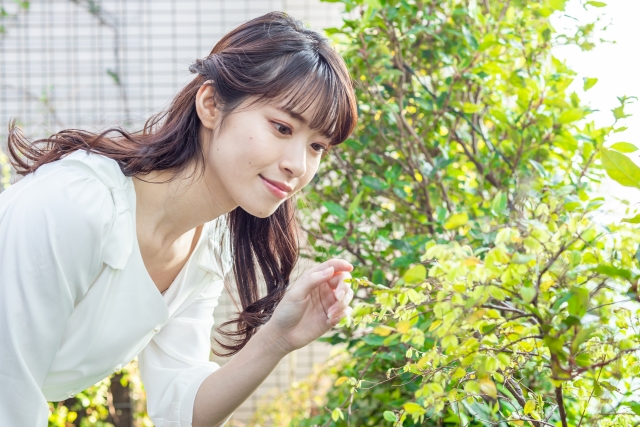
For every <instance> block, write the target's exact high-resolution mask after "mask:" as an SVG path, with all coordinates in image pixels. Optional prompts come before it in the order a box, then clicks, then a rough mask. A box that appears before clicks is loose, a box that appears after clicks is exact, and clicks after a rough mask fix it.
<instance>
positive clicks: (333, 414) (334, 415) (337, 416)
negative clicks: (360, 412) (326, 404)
mask: <svg viewBox="0 0 640 427" xmlns="http://www.w3.org/2000/svg"><path fill="white" fill-rule="evenodd" d="M331 419H332V420H333V421H338V419H342V420H344V414H343V413H342V410H341V409H340V408H336V409H334V410H333V411H331Z"/></svg>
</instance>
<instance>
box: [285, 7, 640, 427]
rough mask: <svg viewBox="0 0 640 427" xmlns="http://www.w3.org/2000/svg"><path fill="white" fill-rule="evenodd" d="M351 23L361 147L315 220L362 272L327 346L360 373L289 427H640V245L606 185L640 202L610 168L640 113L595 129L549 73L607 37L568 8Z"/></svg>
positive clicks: (368, 13)
mask: <svg viewBox="0 0 640 427" xmlns="http://www.w3.org/2000/svg"><path fill="white" fill-rule="evenodd" d="M344 3H345V5H346V8H347V12H348V16H349V19H345V20H344V25H343V27H342V28H334V29H329V30H328V33H329V34H330V35H331V36H332V37H333V38H334V39H335V40H336V42H338V43H339V46H340V48H341V49H342V52H343V55H344V57H345V59H346V60H347V62H348V65H349V67H350V70H351V73H352V75H353V76H354V78H355V79H356V84H357V86H356V92H357V96H358V99H359V108H360V115H361V116H360V117H361V118H360V127H359V128H358V129H357V131H356V132H355V134H354V135H355V137H354V138H353V139H350V140H348V141H347V142H346V143H345V144H346V147H344V149H341V150H339V152H338V153H337V154H335V155H333V156H331V157H329V158H328V163H326V164H325V165H324V166H323V168H322V170H321V171H320V173H319V177H318V179H317V180H316V181H315V183H314V187H313V188H312V190H311V191H309V192H308V193H307V199H308V200H309V201H310V202H311V203H310V206H314V205H315V206H321V207H320V208H319V209H317V210H312V209H309V208H305V207H304V206H302V207H303V208H304V209H306V210H305V213H306V216H305V218H304V221H303V224H304V228H305V229H306V230H307V231H308V232H309V235H310V240H311V243H312V245H313V251H314V253H315V254H316V257H317V258H316V259H317V260H318V261H320V260H323V259H325V258H326V257H327V256H344V257H348V258H349V259H352V260H353V262H354V265H355V266H356V270H355V272H354V273H353V276H354V277H359V278H358V279H354V281H353V284H352V286H353V287H354V288H356V289H357V293H356V299H355V300H354V303H353V305H354V308H355V311H354V313H353V321H352V322H349V324H347V321H343V324H342V326H344V328H342V330H340V331H339V332H338V333H336V334H335V335H333V336H332V337H330V338H328V339H326V341H328V342H330V343H333V344H337V343H346V344H347V345H348V351H349V353H350V355H351V359H350V361H349V363H348V364H347V365H346V366H345V368H344V369H343V370H342V372H341V373H340V378H339V379H338V380H337V381H336V386H335V387H334V388H333V389H332V390H331V391H330V393H329V394H328V396H327V399H328V403H327V408H328V410H327V411H326V412H325V413H324V414H321V415H318V416H316V417H307V418H306V419H302V418H301V419H298V420H297V421H294V422H292V425H299V426H311V425H320V424H321V425H329V424H331V425H351V426H379V425H396V426H400V425H405V426H407V425H409V426H412V425H433V426H445V425H446V426H485V425H486V426H490V425H491V426H507V425H532V426H534V427H539V426H549V425H552V426H565V427H566V426H569V425H571V426H587V425H588V426H627V425H628V426H631V425H637V423H638V422H640V405H639V404H638V403H637V395H638V392H639V390H640V389H639V387H640V384H638V382H637V381H636V379H635V378H636V377H637V376H638V375H639V374H640V360H639V356H640V355H639V354H638V350H639V349H640V335H639V334H638V332H639V330H640V329H639V328H640V322H639V321H638V314H640V304H638V302H639V296H638V285H637V283H638V278H639V277H640V268H639V262H640V254H638V252H637V249H638V244H639V243H640V232H639V231H638V230H637V227H636V226H634V225H629V224H627V223H623V224H621V225H605V224H601V223H598V222H597V221H596V219H595V215H596V214H597V213H598V209H599V208H600V206H601V205H602V202H603V201H602V198H599V197H597V196H596V195H595V194H594V190H596V188H597V186H598V184H599V182H600V181H601V179H602V178H603V176H604V169H603V167H602V166H603V165H604V167H605V168H606V169H607V170H608V171H609V172H610V174H611V175H612V177H614V178H616V179H618V180H621V181H623V183H626V184H627V185H634V184H637V182H639V181H638V177H640V173H637V174H636V175H635V178H634V176H633V173H635V172H634V171H633V170H631V169H629V168H632V166H630V165H629V164H631V165H632V163H631V162H630V161H629V160H628V159H627V158H626V157H625V156H624V155H622V154H620V153H619V151H628V150H630V149H632V148H630V147H628V146H624V147H622V146H620V145H618V146H614V147H613V148H612V149H611V150H607V149H603V144H604V143H605V142H607V143H608V142H609V141H610V140H611V139H613V138H615V133H616V132H619V131H621V130H623V127H622V126H621V125H620V124H619V123H618V120H619V119H622V118H624V117H626V115H625V113H624V108H625V105H626V104H627V103H628V102H630V98H627V97H622V98H620V107H618V108H616V109H614V110H613V114H614V118H613V120H612V121H613V122H614V123H613V124H612V125H611V126H604V127H598V126H596V125H595V124H594V123H593V121H591V120H590V118H589V115H590V113H591V112H592V110H591V109H590V108H589V107H588V106H586V105H585V104H584V103H583V102H582V101H581V100H580V98H579V95H578V94H577V93H575V92H572V91H570V90H569V86H570V84H571V83H572V82H573V80H574V79H575V73H574V72H572V71H571V70H570V69H569V68H568V67H567V66H566V65H565V64H563V63H562V62H560V61H559V60H558V59H556V58H554V57H553V56H552V54H551V48H552V46H554V45H558V44H577V45H579V46H581V47H582V48H583V49H590V48H591V47H592V46H593V44H592V42H591V41H590V35H591V33H592V32H593V30H594V28H595V24H594V23H591V24H587V25H584V26H581V27H576V28H575V33H572V34H566V33H560V32H558V31H557V30H556V29H555V28H554V27H553V26H552V25H551V23H550V16H551V15H552V14H553V13H554V12H562V11H563V9H564V3H565V2H564V1H562V0H545V1H541V2H528V1H523V0H520V1H507V0H487V1H479V2H471V1H463V0H448V1H407V0H368V1H366V2H365V1H361V0H344ZM601 6H603V4H602V3H600V2H594V1H588V2H585V7H601ZM593 84H595V80H594V79H585V81H584V86H583V88H584V89H585V90H588V89H589V87H591V86H593ZM616 150H617V151H616ZM601 152H602V153H604V155H603V156H602V157H601V156H600V153H601ZM630 170H631V172H629V171H630ZM634 179H635V181H634ZM625 180H626V181H625ZM636 222H637V221H636ZM634 395H635V396H636V397H635V398H634Z"/></svg>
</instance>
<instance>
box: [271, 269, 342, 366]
mask: <svg viewBox="0 0 640 427" xmlns="http://www.w3.org/2000/svg"><path fill="white" fill-rule="evenodd" d="M352 270H353V266H352V265H351V264H349V263H348V262H347V261H345V260H343V259H339V258H332V259H330V260H328V261H325V262H323V263H322V264H320V265H317V266H315V267H313V268H311V269H309V270H307V271H306V272H305V273H304V274H303V275H302V276H300V278H299V279H298V280H297V281H296V282H295V283H294V284H293V285H292V286H291V287H290V288H289V289H288V290H287V292H286V293H285V295H284V297H283V298H282V300H281V301H280V303H279V304H278V306H277V307H276V309H275V311H274V312H273V315H272V316H271V319H270V320H269V321H268V322H267V323H266V324H265V325H264V326H263V327H262V328H261V330H262V329H265V330H267V331H268V333H269V335H270V337H271V340H272V341H273V346H274V350H275V351H277V352H278V353H279V355H280V356H281V357H284V356H285V355H286V354H288V353H290V352H292V351H293V350H297V349H299V348H302V347H304V346H306V345H307V344H309V343H310V342H312V341H314V340H316V339H317V338H319V337H321V336H322V335H324V334H325V333H326V332H327V331H328V330H329V329H331V328H333V327H334V326H335V325H337V324H338V323H339V322H340V319H342V318H343V317H345V316H350V315H351V312H352V311H353V309H352V308H351V307H349V303H350V302H351V300H352V299H353V290H352V289H351V287H350V286H349V285H348V284H347V283H345V282H344V279H347V278H351V274H349V272H350V271H352Z"/></svg>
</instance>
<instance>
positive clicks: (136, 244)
mask: <svg viewBox="0 0 640 427" xmlns="http://www.w3.org/2000/svg"><path fill="white" fill-rule="evenodd" d="M127 178H128V179H129V185H130V186H131V191H132V193H133V203H131V214H132V215H133V246H134V248H133V250H134V251H135V252H136V255H137V256H138V259H139V260H140V264H141V267H142V270H143V271H144V275H145V279H146V281H147V282H149V283H150V284H151V285H152V286H153V289H154V290H155V294H156V295H158V296H159V297H160V298H161V299H162V301H163V302H164V295H165V294H166V293H167V292H168V291H169V289H171V287H172V286H173V285H174V284H175V282H176V279H178V278H179V277H181V276H182V272H183V270H186V269H187V268H188V267H189V265H190V264H191V261H192V259H193V257H194V256H195V253H196V252H198V248H200V245H201V244H202V240H203V239H204V235H205V234H206V232H205V231H206V230H205V228H206V226H207V224H206V223H205V224H202V231H201V232H200V236H199V237H198V242H197V243H196V245H195V247H194V248H193V250H192V251H191V254H190V255H189V258H187V261H186V262H185V263H184V265H183V266H182V268H181V269H180V271H178V274H177V275H176V277H175V278H174V279H173V281H172V282H171V284H170V285H169V287H167V289H165V290H164V292H160V289H158V286H157V285H156V282H154V281H153V278H152V277H151V274H149V270H147V267H146V266H145V264H144V258H142V251H141V250H140V243H139V241H138V223H137V218H136V215H137V210H138V200H137V199H136V189H135V186H134V185H133V177H127ZM191 244H192V245H193V241H192V242H191Z"/></svg>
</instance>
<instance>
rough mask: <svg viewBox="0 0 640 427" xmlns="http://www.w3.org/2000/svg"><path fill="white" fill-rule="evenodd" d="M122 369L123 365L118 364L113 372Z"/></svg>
mask: <svg viewBox="0 0 640 427" xmlns="http://www.w3.org/2000/svg"><path fill="white" fill-rule="evenodd" d="M121 369H122V365H120V364H117V365H116V367H115V368H113V372H118V371H119V370H121Z"/></svg>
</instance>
